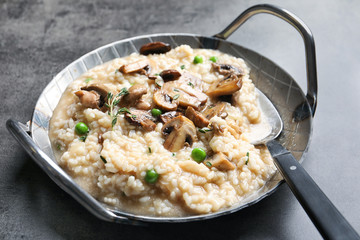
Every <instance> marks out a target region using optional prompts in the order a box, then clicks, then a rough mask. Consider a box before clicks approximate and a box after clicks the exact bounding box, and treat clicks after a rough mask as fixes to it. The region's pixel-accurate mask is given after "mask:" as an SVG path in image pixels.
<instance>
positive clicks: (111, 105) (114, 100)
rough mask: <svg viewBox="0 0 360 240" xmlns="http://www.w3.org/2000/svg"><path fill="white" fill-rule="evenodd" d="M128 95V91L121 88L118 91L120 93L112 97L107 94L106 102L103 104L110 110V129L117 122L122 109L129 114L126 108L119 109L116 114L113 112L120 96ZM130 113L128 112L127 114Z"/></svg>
mask: <svg viewBox="0 0 360 240" xmlns="http://www.w3.org/2000/svg"><path fill="white" fill-rule="evenodd" d="M126 94H129V91H128V90H127V89H126V88H122V89H121V90H120V92H119V93H118V94H116V95H113V94H112V93H111V92H108V94H107V102H106V103H105V106H106V107H108V108H110V109H109V111H108V114H109V116H111V118H112V120H111V128H112V129H113V128H114V126H115V124H116V122H117V117H118V115H119V114H120V113H122V112H121V110H122V109H126V110H127V112H129V110H128V109H127V108H120V109H119V110H118V111H117V112H115V107H116V106H117V105H118V103H119V102H120V100H121V98H120V97H121V96H123V95H126ZM129 113H130V112H129Z"/></svg>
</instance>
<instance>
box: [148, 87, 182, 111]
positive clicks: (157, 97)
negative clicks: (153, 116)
mask: <svg viewBox="0 0 360 240" xmlns="http://www.w3.org/2000/svg"><path fill="white" fill-rule="evenodd" d="M153 101H154V103H155V104H156V105H157V106H158V107H159V108H161V109H162V110H165V111H173V110H176V109H177V106H178V105H179V102H178V101H177V99H174V98H171V97H170V96H169V95H168V93H167V92H166V91H163V90H158V91H156V92H155V93H154V95H153Z"/></svg>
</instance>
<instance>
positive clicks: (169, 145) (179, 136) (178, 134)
mask: <svg viewBox="0 0 360 240" xmlns="http://www.w3.org/2000/svg"><path fill="white" fill-rule="evenodd" d="M161 131H162V133H163V134H164V135H167V136H166V139H165V142H164V147H165V148H166V149H167V150H169V151H170V152H177V151H179V150H180V149H182V148H183V147H184V146H192V144H193V142H194V141H197V136H196V128H195V125H194V123H193V122H192V121H191V120H190V119H188V118H187V117H184V116H178V117H175V118H173V119H171V120H170V121H168V122H166V123H165V124H164V126H163V127H162V129H161Z"/></svg>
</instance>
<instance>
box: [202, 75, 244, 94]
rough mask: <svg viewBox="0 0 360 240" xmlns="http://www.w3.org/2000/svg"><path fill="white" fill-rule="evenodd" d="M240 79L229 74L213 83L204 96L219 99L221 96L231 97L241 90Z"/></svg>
mask: <svg viewBox="0 0 360 240" xmlns="http://www.w3.org/2000/svg"><path fill="white" fill-rule="evenodd" d="M241 86H242V77H241V76H239V75H235V74H230V75H228V76H226V77H225V78H223V79H220V80H218V81H217V82H215V83H213V84H212V85H211V86H210V87H209V89H208V90H207V91H206V94H207V95H208V96H210V97H219V96H223V95H231V94H233V93H234V92H236V91H238V90H240V89H241Z"/></svg>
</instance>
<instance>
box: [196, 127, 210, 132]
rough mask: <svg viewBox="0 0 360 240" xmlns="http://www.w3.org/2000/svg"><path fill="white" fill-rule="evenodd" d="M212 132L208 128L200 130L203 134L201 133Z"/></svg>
mask: <svg viewBox="0 0 360 240" xmlns="http://www.w3.org/2000/svg"><path fill="white" fill-rule="evenodd" d="M210 131H212V129H210V128H208V127H203V128H199V132H201V133H207V132H210Z"/></svg>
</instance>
